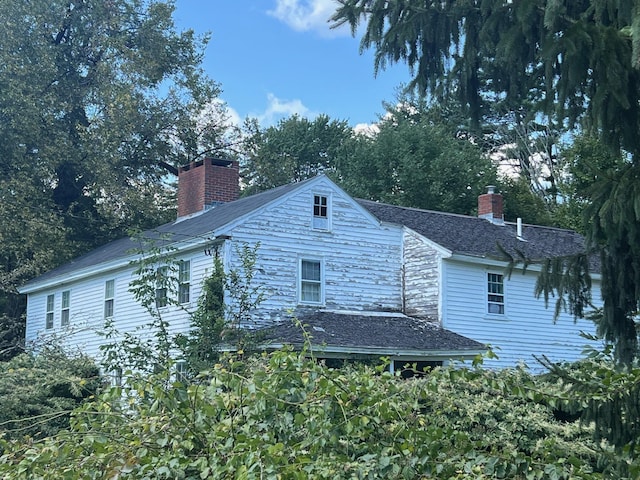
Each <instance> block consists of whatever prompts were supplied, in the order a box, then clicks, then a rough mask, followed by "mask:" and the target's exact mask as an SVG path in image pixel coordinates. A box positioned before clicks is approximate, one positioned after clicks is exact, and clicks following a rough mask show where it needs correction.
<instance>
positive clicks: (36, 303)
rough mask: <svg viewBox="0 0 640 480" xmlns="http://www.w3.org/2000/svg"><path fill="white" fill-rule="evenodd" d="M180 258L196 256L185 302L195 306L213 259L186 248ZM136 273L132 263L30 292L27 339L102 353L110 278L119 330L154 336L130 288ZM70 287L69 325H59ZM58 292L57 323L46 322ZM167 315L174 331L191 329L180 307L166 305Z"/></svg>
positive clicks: (145, 312) (191, 307)
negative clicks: (48, 307)
mask: <svg viewBox="0 0 640 480" xmlns="http://www.w3.org/2000/svg"><path fill="white" fill-rule="evenodd" d="M177 259H179V260H190V261H191V279H192V281H191V285H190V288H191V302H189V303H188V304H185V305H183V306H182V307H183V308H184V309H186V310H193V309H195V308H196V305H197V297H198V295H199V294H200V290H201V280H198V279H202V278H203V276H204V271H205V269H208V271H210V268H211V264H212V259H211V257H207V256H205V255H204V253H203V252H202V251H192V252H187V253H184V254H181V255H179V256H178V257H177ZM133 279H134V276H133V268H132V267H127V268H123V269H119V270H116V271H109V272H102V273H98V274H96V275H94V276H91V277H89V278H86V279H83V280H79V281H76V282H70V283H67V284H62V285H60V286H58V287H56V288H55V289H52V290H45V291H40V292H35V293H31V294H29V297H28V305H27V318H28V321H27V332H26V340H27V343H28V344H34V345H35V346H36V347H37V346H38V343H39V342H46V341H48V340H51V339H52V338H55V339H56V342H58V343H60V344H61V345H62V346H64V347H65V348H67V349H69V350H70V351H74V350H77V351H81V352H84V353H87V354H89V355H91V356H93V357H95V358H99V357H100V345H103V344H105V343H106V342H107V340H105V338H104V336H103V335H102V334H104V331H105V329H104V326H105V318H104V303H105V283H106V282H107V281H108V280H114V287H115V296H114V312H113V317H112V320H113V326H114V328H115V329H116V330H117V331H118V332H119V333H136V335H138V336H139V337H140V338H150V337H151V336H152V335H153V333H154V332H153V331H151V330H150V329H149V328H146V327H147V325H149V323H150V322H151V320H152V318H151V316H150V315H149V313H148V312H147V311H146V310H145V309H144V308H142V307H141V306H140V305H139V303H138V302H136V301H135V299H134V297H133V295H132V294H131V292H130V291H129V288H130V283H131V281H132V280H133ZM66 290H69V291H70V292H71V293H70V297H71V302H70V308H69V313H70V315H69V316H70V321H69V325H68V326H67V327H62V326H61V325H60V318H61V303H62V292H63V291H66ZM51 293H53V294H54V295H55V309H54V328H52V329H46V328H45V315H46V312H45V310H46V299H47V296H48V295H50V294H51ZM161 314H162V316H163V319H164V320H166V321H167V322H168V323H169V329H170V332H171V333H174V334H175V333H182V332H186V331H188V329H189V327H190V325H189V320H188V318H189V316H188V314H187V313H185V311H183V310H182V309H180V308H177V307H173V306H171V307H167V308H163V309H162V310H161Z"/></svg>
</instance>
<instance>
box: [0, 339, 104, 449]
mask: <svg viewBox="0 0 640 480" xmlns="http://www.w3.org/2000/svg"><path fill="white" fill-rule="evenodd" d="M101 387H102V378H101V376H100V374H99V370H98V367H97V365H96V364H95V362H94V361H93V360H92V359H90V358H88V357H86V356H83V355H70V354H68V353H65V352H63V351H62V350H61V349H59V348H56V347H49V348H45V349H44V350H42V351H40V352H38V354H37V355H34V354H28V353H23V354H21V355H17V356H15V357H14V358H12V359H11V360H10V361H7V362H0V438H5V439H14V440H15V439H39V438H44V437H47V436H52V435H56V434H57V433H58V431H60V430H63V429H67V428H68V427H69V418H70V415H71V412H72V411H73V409H75V408H76V407H78V405H80V404H81V403H82V402H84V401H86V400H87V399H88V398H90V397H92V396H93V395H94V394H96V393H97V392H98V390H99V389H100V388H101ZM29 441H30V440H25V443H29ZM0 450H1V449H0Z"/></svg>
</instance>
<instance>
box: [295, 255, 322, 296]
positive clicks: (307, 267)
mask: <svg viewBox="0 0 640 480" xmlns="http://www.w3.org/2000/svg"><path fill="white" fill-rule="evenodd" d="M300 301H301V302H302V303H322V269H321V264H320V261H319V260H301V262H300Z"/></svg>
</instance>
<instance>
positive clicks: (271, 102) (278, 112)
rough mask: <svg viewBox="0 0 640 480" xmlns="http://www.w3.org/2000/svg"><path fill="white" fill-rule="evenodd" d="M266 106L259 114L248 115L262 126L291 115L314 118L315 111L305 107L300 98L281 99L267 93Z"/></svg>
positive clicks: (273, 123)
mask: <svg viewBox="0 0 640 480" xmlns="http://www.w3.org/2000/svg"><path fill="white" fill-rule="evenodd" d="M267 101H268V104H267V108H266V110H265V111H264V112H262V113H259V114H250V115H249V116H250V117H254V118H257V119H258V121H259V122H260V124H261V125H262V126H264V127H268V126H271V125H275V124H276V123H277V122H278V120H281V119H283V118H286V117H290V116H292V115H299V116H301V117H306V118H315V117H317V116H318V114H317V113H315V112H313V111H311V110H310V109H309V108H307V107H306V106H305V105H304V104H303V103H302V101H301V100H299V99H294V100H283V99H281V98H278V97H276V96H275V95H274V94H273V93H269V94H268V95H267Z"/></svg>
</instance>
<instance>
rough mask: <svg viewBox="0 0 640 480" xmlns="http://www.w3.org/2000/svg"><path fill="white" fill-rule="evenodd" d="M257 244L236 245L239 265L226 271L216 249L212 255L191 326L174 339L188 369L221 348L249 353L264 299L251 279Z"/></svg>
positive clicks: (202, 365)
mask: <svg viewBox="0 0 640 480" xmlns="http://www.w3.org/2000/svg"><path fill="white" fill-rule="evenodd" d="M259 248H260V244H259V243H257V244H256V245H254V246H250V245H248V244H246V243H245V244H242V245H241V246H236V251H235V254H236V255H237V257H238V259H239V263H240V268H239V269H231V270H230V271H228V272H225V271H224V265H223V263H222V259H221V258H220V257H219V256H218V254H217V252H216V254H215V255H214V258H213V271H212V273H211V275H210V276H209V277H207V278H206V279H205V281H204V283H203V285H202V293H201V294H200V298H199V300H198V308H197V309H196V311H195V312H193V315H192V316H191V323H192V329H191V330H190V331H189V334H188V335H179V336H178V338H177V339H176V342H177V344H178V346H179V347H180V349H181V351H182V353H183V355H184V359H185V360H186V362H187V366H188V368H189V370H190V371H191V373H193V374H198V373H199V372H201V371H203V370H206V369H208V368H210V367H211V366H212V365H213V364H214V363H216V362H218V361H219V360H220V352H221V350H222V349H225V348H226V349H229V348H231V349H233V350H235V351H237V352H241V355H249V354H251V353H253V348H254V347H255V343H256V341H257V336H256V333H254V332H252V331H251V330H250V328H251V327H252V326H254V319H253V315H254V314H255V311H256V309H257V308H258V307H259V306H260V303H262V301H263V300H264V292H263V290H262V286H261V285H256V284H255V282H254V276H255V272H256V269H255V265H256V260H257V255H258V249H259ZM225 300H226V301H225Z"/></svg>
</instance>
